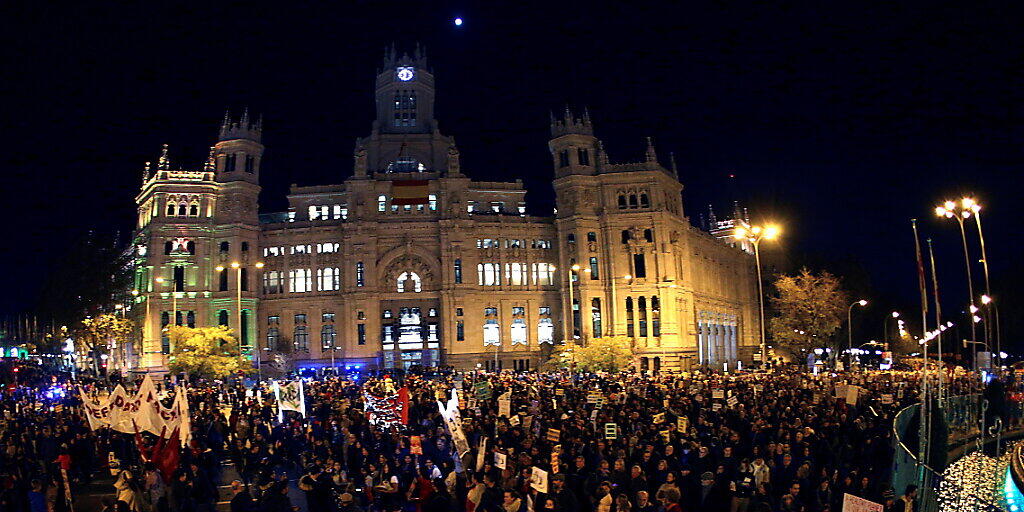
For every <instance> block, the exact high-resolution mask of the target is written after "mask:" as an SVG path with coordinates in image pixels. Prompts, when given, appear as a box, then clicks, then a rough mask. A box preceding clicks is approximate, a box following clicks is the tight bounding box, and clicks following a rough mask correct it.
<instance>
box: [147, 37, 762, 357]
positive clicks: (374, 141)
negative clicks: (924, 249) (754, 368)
mask: <svg viewBox="0 0 1024 512" xmlns="http://www.w3.org/2000/svg"><path fill="white" fill-rule="evenodd" d="M375 96H376V110H377V118H376V120H374V122H373V126H372V130H371V132H370V135H369V136H367V137H365V138H361V139H359V140H357V143H356V147H355V151H354V155H353V161H352V167H351V168H339V169H338V171H337V172H338V176H339V179H341V178H342V177H343V176H348V177H347V178H345V179H344V180H343V181H341V182H340V183H338V184H330V185H316V186H292V188H291V191H290V193H289V195H288V201H289V209H288V211H287V212H284V213H268V214H262V215H259V214H258V205H257V197H258V195H259V191H260V187H259V176H260V173H261V171H262V170H263V169H261V165H260V164H261V156H262V152H263V146H262V144H261V135H262V126H261V122H260V121H256V120H253V119H249V116H248V115H247V114H245V115H243V116H242V117H241V118H240V119H238V120H235V119H233V118H231V117H230V116H226V117H225V119H224V122H223V124H222V126H221V129H220V132H219V137H218V141H217V143H216V144H215V145H214V146H213V148H211V152H210V156H209V159H208V161H207V162H206V164H205V166H204V167H203V168H202V170H199V171H181V170H174V169H173V168H172V166H171V164H170V162H169V158H168V156H167V150H166V147H165V148H164V152H163V154H162V156H161V157H160V160H159V162H158V163H157V165H156V166H155V168H150V166H149V165H148V164H147V168H146V171H145V176H144V184H143V187H142V191H141V192H140V194H139V195H138V197H137V203H138V229H137V232H136V244H137V254H138V257H137V270H136V278H137V282H136V286H137V288H138V290H139V293H138V297H137V299H136V300H137V304H136V307H135V308H134V309H133V311H134V312H135V313H136V314H137V315H139V316H140V318H142V319H144V322H143V325H144V329H143V333H142V336H143V340H144V343H143V346H144V350H143V352H144V354H143V357H142V359H141V361H140V365H141V366H142V367H145V368H151V369H154V370H160V369H163V368H165V364H166V355H165V354H166V353H167V352H168V350H169V349H170V347H169V346H168V345H169V344H168V343H167V341H166V339H165V337H164V336H163V335H162V332H163V329H162V328H163V327H164V326H166V325H167V324H168V323H169V322H172V321H177V322H178V323H180V324H189V325H200V326H202V325H217V324H222V325H228V326H230V327H232V328H234V329H238V327H239V324H241V333H242V339H243V342H244V344H245V345H246V346H247V347H252V346H253V345H257V346H258V347H259V351H258V354H259V359H260V362H261V364H263V363H270V362H271V361H280V360H281V359H282V356H279V354H288V355H287V358H288V360H290V361H292V362H294V364H295V365H297V366H298V367H299V368H310V367H324V366H330V365H331V364H332V361H333V362H334V363H335V364H336V365H337V366H346V367H357V368H363V369H370V368H381V367H409V366H411V365H416V364H420V365H423V366H438V365H444V366H454V367H458V368H476V367H493V366H494V365H495V364H497V365H498V366H499V367H501V368H507V369H513V368H514V369H532V368H536V367H537V366H538V365H539V364H540V363H541V362H542V361H543V360H544V359H545V358H546V357H547V354H548V353H549V352H550V348H551V346H552V345H553V344H557V343H561V342H563V340H567V339H573V338H575V339H577V340H579V342H581V343H585V342H587V341H588V340H590V339H593V338H595V337H601V336H609V335H618V336H628V337H630V338H632V339H633V340H635V346H636V353H637V357H636V364H637V366H638V368H641V369H649V370H654V369H659V368H666V369H667V368H689V367H693V366H696V365H699V364H713V365H715V366H716V367H719V368H720V367H722V365H723V364H729V367H730V368H733V367H735V362H736V361H738V360H741V359H745V360H747V361H749V360H750V358H751V354H752V352H753V351H754V349H755V347H756V346H757V339H756V338H757V334H756V333H757V332H758V326H757V309H756V308H757V301H756V283H755V280H754V277H753V276H754V268H753V261H752V258H751V257H750V256H749V255H748V254H746V253H744V252H743V251H741V250H739V249H736V248H733V247H730V246H728V245H726V244H724V243H721V242H720V241H718V240H716V239H715V238H713V237H712V236H710V235H708V234H707V233H705V232H703V231H700V230H698V229H696V228H694V227H693V226H691V225H690V223H689V221H688V219H687V218H686V217H685V216H684V214H683V205H682V199H681V191H682V188H683V186H682V184H681V183H680V182H679V179H678V175H677V172H676V169H675V166H674V165H672V166H671V168H665V167H663V166H662V165H661V164H660V163H659V161H658V158H657V155H656V154H655V150H654V148H653V147H652V146H651V144H650V142H648V147H647V151H646V156H645V158H644V159H643V160H642V161H639V162H635V163H611V161H610V159H609V156H608V155H607V154H606V153H605V151H604V149H603V147H602V144H601V142H600V141H599V140H598V139H597V138H596V137H595V136H594V127H593V125H592V124H591V121H590V118H589V116H588V115H587V114H583V115H582V116H576V115H573V114H572V113H570V112H568V111H566V112H565V114H564V115H563V116H561V117H560V118H558V119H555V118H553V119H552V120H551V127H550V128H551V137H552V138H551V140H550V142H549V144H548V149H549V150H550V153H551V156H552V161H553V178H554V181H553V183H554V187H555V191H556V197H557V208H556V210H555V213H554V216H553V217H535V216H531V215H527V214H526V203H525V196H526V190H524V189H523V186H522V182H521V181H519V180H516V181H507V180H499V181H479V180H476V179H472V178H471V177H470V176H473V177H480V176H481V175H482V173H481V172H479V171H475V170H473V169H467V170H466V172H463V169H462V168H461V166H460V163H459V151H458V149H457V148H456V146H455V144H454V141H453V139H452V138H450V137H448V136H445V135H443V134H442V133H441V132H440V131H439V129H438V126H437V122H436V121H435V117H434V110H433V109H434V77H433V75H432V74H431V71H430V70H429V69H428V68H427V67H426V64H425V61H424V59H423V58H422V57H421V56H419V55H413V56H407V55H404V56H401V57H399V56H397V55H396V54H395V53H394V52H393V51H392V52H391V53H390V54H389V55H388V56H387V57H386V59H385V65H384V67H383V69H382V70H381V71H380V73H379V74H378V75H377V79H376V91H375ZM538 149H540V148H538ZM346 167H347V166H346ZM576 265H578V268H579V270H578V271H577V272H573V273H572V274H573V275H572V283H571V285H570V281H569V273H568V271H569V270H570V269H572V268H574V266H576ZM570 303H571V304H573V307H572V311H574V314H573V315H572V317H573V318H574V321H572V322H570V321H569V318H570V315H569V314H568V312H569V311H570ZM175 313H176V314H175Z"/></svg>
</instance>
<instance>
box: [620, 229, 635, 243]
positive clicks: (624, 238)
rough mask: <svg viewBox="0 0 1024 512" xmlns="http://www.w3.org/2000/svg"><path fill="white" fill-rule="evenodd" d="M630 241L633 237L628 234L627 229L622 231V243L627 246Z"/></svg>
mask: <svg viewBox="0 0 1024 512" xmlns="http://www.w3.org/2000/svg"><path fill="white" fill-rule="evenodd" d="M632 239H633V235H632V234H631V233H630V232H629V230H628V229H623V230H622V243H624V244H628V243H629V241H630V240H632Z"/></svg>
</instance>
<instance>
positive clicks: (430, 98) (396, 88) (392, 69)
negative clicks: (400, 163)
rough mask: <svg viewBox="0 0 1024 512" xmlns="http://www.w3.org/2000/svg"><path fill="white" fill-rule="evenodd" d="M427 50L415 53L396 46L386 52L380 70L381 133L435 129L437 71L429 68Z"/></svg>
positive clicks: (378, 82) (378, 91)
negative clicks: (402, 50)
mask: <svg viewBox="0 0 1024 512" xmlns="http://www.w3.org/2000/svg"><path fill="white" fill-rule="evenodd" d="M426 63H427V59H426V57H425V56H424V55H423V51H422V50H421V49H420V48H419V46H417V47H416V51H415V52H413V54H412V55H409V54H402V55H401V56H400V57H399V56H397V54H396V53H395V48H394V47H393V46H392V47H391V48H389V49H388V50H387V52H386V53H385V55H384V67H383V68H382V69H381V70H380V72H379V73H378V74H377V95H376V96H377V120H376V122H375V123H374V128H376V129H377V130H379V131H380V133H431V132H433V131H434V130H435V129H436V127H437V126H436V122H435V121H434V75H433V74H432V73H431V72H430V71H429V70H428V69H427V65H426Z"/></svg>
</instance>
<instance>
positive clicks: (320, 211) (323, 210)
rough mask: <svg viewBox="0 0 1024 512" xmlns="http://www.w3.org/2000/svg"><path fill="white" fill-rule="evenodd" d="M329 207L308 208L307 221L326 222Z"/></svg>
mask: <svg viewBox="0 0 1024 512" xmlns="http://www.w3.org/2000/svg"><path fill="white" fill-rule="evenodd" d="M329 210H330V207H329V206H328V205H326V204H325V205H319V206H310V207H309V220H327V219H329V218H330V217H329V216H328V211H329Z"/></svg>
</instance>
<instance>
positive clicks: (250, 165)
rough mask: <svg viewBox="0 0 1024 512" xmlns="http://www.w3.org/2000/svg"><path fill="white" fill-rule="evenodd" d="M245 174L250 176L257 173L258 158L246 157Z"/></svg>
mask: <svg viewBox="0 0 1024 512" xmlns="http://www.w3.org/2000/svg"><path fill="white" fill-rule="evenodd" d="M245 172H247V173H249V174H252V173H254V172H256V157H254V156H252V155H245Z"/></svg>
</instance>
